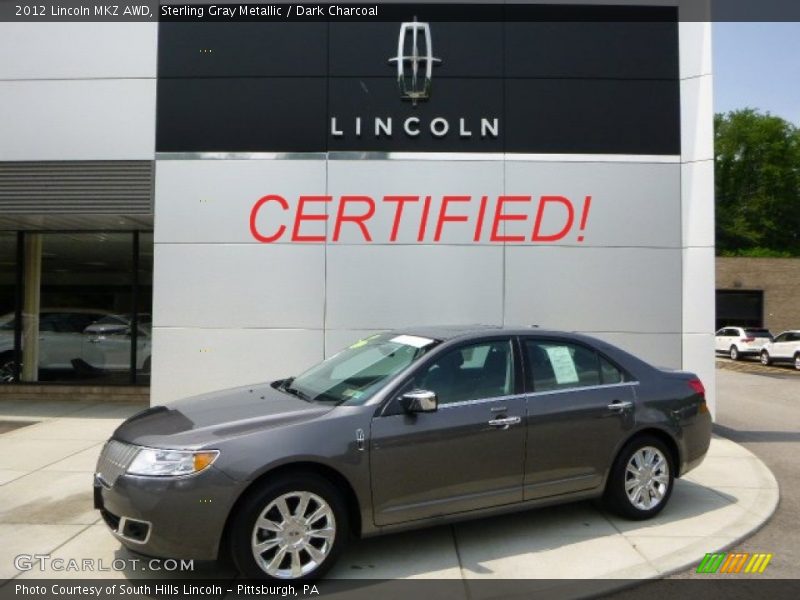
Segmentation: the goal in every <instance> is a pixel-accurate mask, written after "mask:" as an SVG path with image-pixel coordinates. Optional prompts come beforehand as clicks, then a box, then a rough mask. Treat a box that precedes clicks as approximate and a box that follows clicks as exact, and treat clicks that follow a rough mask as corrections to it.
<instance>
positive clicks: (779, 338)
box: [772, 333, 786, 344]
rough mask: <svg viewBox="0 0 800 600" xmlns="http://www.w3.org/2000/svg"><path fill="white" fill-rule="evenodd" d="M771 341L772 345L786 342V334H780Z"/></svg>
mask: <svg viewBox="0 0 800 600" xmlns="http://www.w3.org/2000/svg"><path fill="white" fill-rule="evenodd" d="M772 341H773V343H775V344H779V343H781V342H785V341H786V334H785V333H782V334H780V335H779V336H777V337H776V338H775V339H774V340H772Z"/></svg>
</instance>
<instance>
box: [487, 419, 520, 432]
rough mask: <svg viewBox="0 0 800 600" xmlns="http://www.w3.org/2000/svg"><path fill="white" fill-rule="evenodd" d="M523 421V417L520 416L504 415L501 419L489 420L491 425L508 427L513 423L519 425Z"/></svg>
mask: <svg viewBox="0 0 800 600" xmlns="http://www.w3.org/2000/svg"><path fill="white" fill-rule="evenodd" d="M521 422H522V419H521V418H520V417H502V418H500V419H492V420H491V421H489V426H490V427H501V428H503V429H508V428H509V427H511V426H512V425H519V424H520V423H521Z"/></svg>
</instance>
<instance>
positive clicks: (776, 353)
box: [761, 329, 800, 371]
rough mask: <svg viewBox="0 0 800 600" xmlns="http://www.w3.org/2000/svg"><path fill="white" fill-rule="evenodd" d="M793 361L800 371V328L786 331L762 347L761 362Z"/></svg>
mask: <svg viewBox="0 0 800 600" xmlns="http://www.w3.org/2000/svg"><path fill="white" fill-rule="evenodd" d="M772 363H792V364H794V368H795V369H797V370H798V371H800V330H797V329H794V330H791V331H784V332H783V333H781V334H779V335H776V336H775V339H773V340H772V341H771V342H770V343H769V344H765V345H764V347H763V348H762V349H761V364H762V365H770V364H772Z"/></svg>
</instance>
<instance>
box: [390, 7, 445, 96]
mask: <svg viewBox="0 0 800 600" xmlns="http://www.w3.org/2000/svg"><path fill="white" fill-rule="evenodd" d="M420 44H423V48H422V52H420ZM389 62H390V63H396V64H397V85H398V87H399V88H400V93H401V94H402V97H403V98H405V99H408V100H411V103H412V104H413V105H414V106H416V105H417V102H419V101H420V100H427V99H428V97H429V96H430V93H431V77H433V65H434V64H436V63H441V62H442V61H441V60H440V59H438V58H434V57H433V44H432V42H431V27H430V25H429V24H428V23H420V22H418V21H417V18H416V17H414V20H413V21H411V22H407V23H403V24H402V25H400V36H399V37H398V38H397V56H395V57H394V58H390V59H389ZM409 68H410V73H408V72H407V70H409Z"/></svg>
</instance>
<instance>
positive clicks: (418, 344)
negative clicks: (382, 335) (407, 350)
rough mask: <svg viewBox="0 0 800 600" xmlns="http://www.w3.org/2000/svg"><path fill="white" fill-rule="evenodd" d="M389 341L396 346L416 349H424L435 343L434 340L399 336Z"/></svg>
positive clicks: (414, 336) (413, 336)
mask: <svg viewBox="0 0 800 600" xmlns="http://www.w3.org/2000/svg"><path fill="white" fill-rule="evenodd" d="M389 341H390V342H394V343H395V344H403V345H405V346H413V347H414V348H424V347H425V346H429V345H431V344H432V343H433V340H431V339H428V338H424V337H418V336H416V335H398V336H396V337H393V338H392V339H391V340H389Z"/></svg>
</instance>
